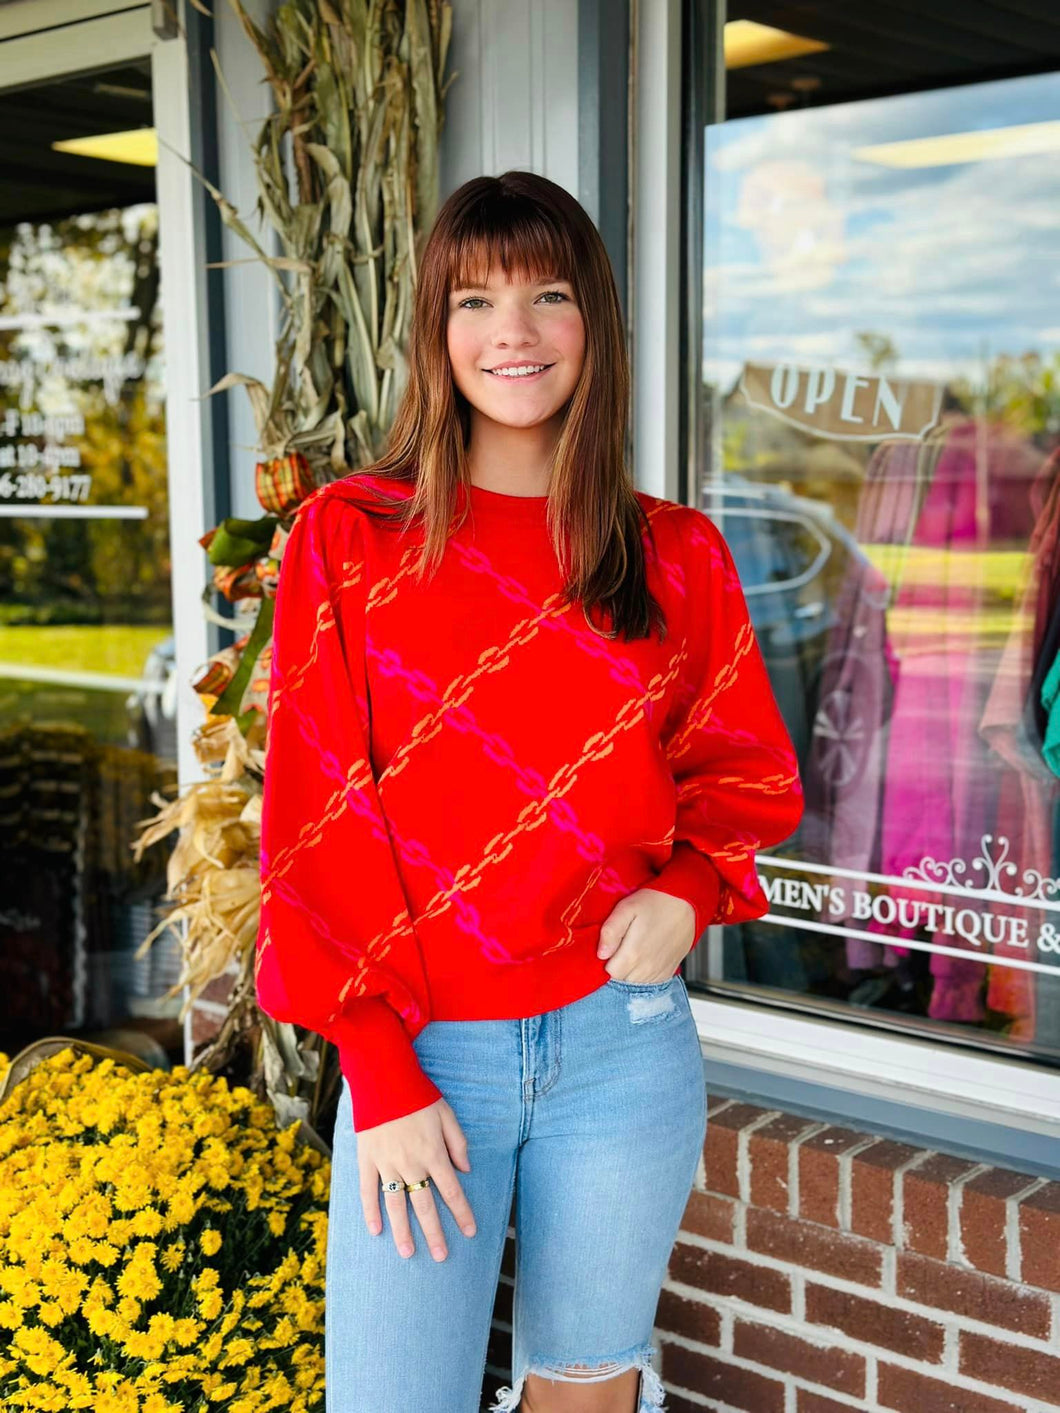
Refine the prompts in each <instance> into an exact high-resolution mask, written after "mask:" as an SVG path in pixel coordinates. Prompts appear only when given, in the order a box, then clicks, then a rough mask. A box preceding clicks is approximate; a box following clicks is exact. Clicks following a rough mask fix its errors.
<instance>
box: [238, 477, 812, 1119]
mask: <svg viewBox="0 0 1060 1413" xmlns="http://www.w3.org/2000/svg"><path fill="white" fill-rule="evenodd" d="M366 481H367V478H366V476H365V475H364V473H360V474H356V475H353V476H347V477H345V478H343V479H342V480H339V481H336V482H333V483H331V484H330V485H328V486H325V487H322V488H321V489H320V490H318V491H316V492H314V493H313V494H312V495H311V496H310V497H309V498H308V499H307V500H306V501H304V502H303V503H302V505H301V506H300V507H299V509H298V512H297V515H296V518H295V522H294V525H293V527H292V529H291V533H290V535H289V537H288V539H287V542H286V545H285V547H284V550H283V558H282V569H281V573H280V582H279V588H278V592H277V598H276V604H275V610H276V612H275V620H274V625H273V646H272V663H271V669H270V672H271V677H270V681H271V695H270V703H271V705H270V717H269V727H268V760H267V766H266V772H265V785H264V796H263V799H262V817H261V882H262V892H261V923H260V928H259V933H258V957H257V994H258V999H259V1002H260V1005H261V1007H262V1009H263V1010H264V1011H265V1012H266V1013H267V1014H269V1015H271V1016H273V1017H275V1018H276V1019H277V1020H281V1021H291V1022H295V1023H297V1024H299V1025H303V1026H306V1027H308V1028H309V1029H311V1030H314V1031H317V1032H318V1033H320V1034H322V1035H323V1036H325V1037H326V1038H328V1039H330V1040H332V1041H334V1042H335V1044H336V1046H337V1047H338V1051H339V1058H340V1065H341V1068H342V1072H343V1074H344V1075H345V1076H346V1078H347V1079H348V1081H349V1084H350V1089H351V1093H352V1096H353V1113H354V1125H355V1128H356V1129H357V1130H358V1131H360V1130H362V1129H365V1128H371V1127H372V1126H373V1125H375V1124H378V1123H383V1122H385V1121H386V1120H388V1119H395V1118H398V1117H400V1116H402V1115H404V1114H408V1113H412V1112H413V1111H414V1110H416V1109H420V1108H423V1107H424V1106H425V1105H428V1104H432V1103H434V1102H435V1101H436V1100H437V1099H438V1098H439V1097H440V1091H439V1090H438V1089H437V1088H436V1086H435V1085H434V1083H433V1082H432V1081H431V1080H430V1079H429V1078H428V1077H427V1076H426V1075H425V1074H424V1072H423V1070H422V1069H421V1067H420V1064H419V1061H418V1058H417V1056H416V1052H415V1049H414V1048H413V1045H412V1041H413V1039H414V1038H415V1037H416V1035H418V1034H419V1032H420V1031H421V1030H422V1029H423V1027H424V1026H425V1025H426V1024H427V1022H428V1021H430V1020H462V1019H494V1018H502V1017H509V1018H512V1017H521V1016H531V1015H537V1014H539V1013H540V1012H542V1011H545V1010H550V1009H552V1008H554V1007H557V1006H564V1005H567V1004H568V1003H569V1002H571V1001H576V1000H577V999H578V998H579V997H582V996H585V995H588V993H589V992H591V991H594V990H595V989H596V988H597V987H598V986H602V985H603V984H604V983H605V982H606V981H607V980H608V979H609V974H608V972H607V970H606V967H605V962H604V960H602V959H601V958H599V957H598V956H597V955H596V944H597V940H598V935H599V929H600V924H601V923H602V922H603V921H604V920H605V919H606V918H607V916H608V914H609V913H610V912H611V910H612V909H613V908H614V907H615V905H616V904H617V903H618V902H619V900H620V899H621V898H623V897H624V896H625V895H626V894H628V893H631V892H633V891H634V890H636V889H638V888H642V887H648V886H650V887H651V888H653V889H657V890H659V891H661V892H664V893H670V894H673V895H676V896H677V897H681V898H685V899H687V900H688V901H689V902H690V903H691V904H692V906H693V908H694V909H695V928H696V937H697V939H698V938H699V936H700V935H701V933H702V932H703V930H704V928H706V926H707V925H708V924H709V923H712V922H727V923H734V922H739V921H741V920H743V919H747V918H755V917H760V916H761V915H762V914H763V913H765V912H766V911H767V909H768V903H767V901H766V897H765V894H764V892H763V891H762V887H761V884H760V882H759V879H758V876H757V873H756V871H755V859H754V855H755V850H756V849H758V848H760V847H763V846H768V845H772V844H776V843H777V842H779V841H780V840H782V839H785V838H786V837H787V836H788V835H789V834H790V833H791V832H792V831H793V829H794V828H795V826H796V824H797V823H798V821H799V819H800V817H801V814H802V787H801V782H800V779H799V774H798V766H797V763H796V759H795V753H794V750H793V748H792V744H791V740H790V738H789V736H788V733H787V730H786V728H785V726H784V723H783V720H782V718H781V716H780V712H779V710H778V707H777V704H776V700H775V698H774V696H773V692H772V689H771V687H770V684H769V679H768V677H767V675H766V669H765V665H764V663H763V661H762V657H761V653H760V651H759V647H758V644H757V641H756V639H755V636H754V632H753V630H752V628H751V624H750V621H749V619H748V614H747V606H746V603H745V600H744V596H743V593H742V591H741V588H740V584H739V580H738V578H737V574H736V569H735V567H734V564H733V561H732V557H731V554H730V552H729V548H728V546H727V544H726V542H725V540H724V539H723V538H722V535H721V533H720V531H719V530H718V529H717V527H716V526H715V525H714V523H713V521H712V520H710V519H709V518H708V517H707V516H706V515H705V514H704V513H703V512H701V511H699V510H696V509H693V508H691V507H688V506H682V505H677V504H675V503H673V502H672V501H667V500H662V499H659V498H658V497H656V496H651V495H648V494H646V493H644V492H640V491H638V492H637V497H638V499H639V501H640V503H641V505H642V506H643V507H644V509H645V511H646V512H647V515H648V518H649V523H650V531H651V533H650V534H649V533H648V532H645V533H644V535H643V542H644V545H645V552H646V556H647V576H648V584H649V586H650V588H651V589H652V591H653V593H654V594H655V596H656V598H657V599H658V601H659V602H660V604H661V605H662V607H663V609H664V611H665V613H666V619H667V624H668V627H669V633H668V637H667V639H666V641H665V642H663V643H660V642H659V641H658V635H657V633H653V635H652V637H651V638H650V639H641V640H635V641H631V642H625V641H623V640H622V639H621V638H613V639H608V638H604V637H602V636H601V635H600V634H599V633H597V632H594V631H593V630H592V629H591V628H590V627H589V625H588V623H587V622H586V619H585V614H584V613H583V611H582V608H581V605H580V603H578V602H575V603H574V604H573V605H566V604H564V603H563V600H562V594H561V590H562V584H563V581H562V577H561V574H560V569H559V563H558V560H557V558H556V555H555V552H554V550H553V548H552V545H551V542H550V540H549V536H548V531H547V526H546V520H545V512H546V505H547V498H546V497H545V496H529V497H518V496H510V495H504V494H502V493H500V492H498V491H487V490H483V489H481V488H480V487H477V486H475V487H472V488H471V492H470V498H471V513H470V514H469V516H468V518H467V520H466V521H465V522H464V523H463V525H462V526H461V527H460V529H459V530H457V531H456V532H455V533H454V534H453V535H452V537H451V539H450V540H449V542H448V544H447V546H446V549H445V555H444V558H443V560H442V563H441V566H440V568H439V569H438V571H437V573H436V575H435V577H434V579H433V580H430V579H424V581H423V582H422V583H417V582H416V579H415V576H414V573H413V566H414V563H415V559H416V556H417V553H418V548H419V546H420V544H421V543H422V532H421V531H420V530H419V529H418V528H417V529H415V530H411V531H409V532H407V533H406V534H405V535H404V536H402V534H401V533H400V532H399V530H398V529H396V528H386V527H385V526H382V525H380V524H379V523H378V522H377V521H374V520H373V519H372V518H371V517H370V516H369V515H368V514H366V513H365V511H364V510H363V509H362V508H360V506H363V504H364V503H365V502H366V501H368V502H371V501H372V497H371V494H370V492H368V491H367V490H365V489H363V488H364V487H365V485H366ZM376 483H377V484H379V485H381V486H384V487H386V488H388V489H389V490H390V493H391V494H394V493H395V492H396V491H398V490H399V489H400V483H395V482H393V481H387V480H385V479H384V478H382V477H378V478H376ZM460 494H461V496H462V495H463V492H460ZM462 504H463V501H462V500H461V501H460V502H458V508H459V506H462ZM653 538H654V542H655V550H654V551H653V549H652V539H653ZM593 619H594V622H595V623H596V625H597V627H600V626H606V621H607V620H606V619H605V618H604V617H602V616H601V614H600V613H599V611H596V612H594V615H593Z"/></svg>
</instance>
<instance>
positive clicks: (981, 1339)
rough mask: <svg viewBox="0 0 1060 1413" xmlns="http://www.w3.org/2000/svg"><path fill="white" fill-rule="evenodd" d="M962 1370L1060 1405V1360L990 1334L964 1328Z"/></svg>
mask: <svg viewBox="0 0 1060 1413" xmlns="http://www.w3.org/2000/svg"><path fill="white" fill-rule="evenodd" d="M960 1371H961V1373H962V1374H965V1375H967V1377H968V1378H970V1379H981V1380H982V1382H983V1383H985V1384H993V1385H994V1386H995V1387H997V1388H1003V1389H1009V1390H1011V1391H1012V1392H1013V1393H1020V1394H1026V1395H1028V1396H1029V1397H1031V1398H1037V1399H1041V1400H1042V1401H1043V1402H1045V1403H1046V1404H1048V1405H1050V1406H1051V1407H1060V1359H1058V1358H1057V1357H1056V1355H1054V1354H1040V1353H1039V1352H1038V1351H1037V1350H1036V1349H1025V1348H1023V1347H1022V1346H1020V1345H1018V1344H1006V1343H1004V1342H1003V1341H1001V1340H998V1339H991V1338H990V1337H989V1335H979V1334H971V1333H970V1332H969V1331H968V1330H962V1331H961V1356H960Z"/></svg>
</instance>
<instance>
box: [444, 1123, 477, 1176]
mask: <svg viewBox="0 0 1060 1413" xmlns="http://www.w3.org/2000/svg"><path fill="white" fill-rule="evenodd" d="M439 1113H440V1117H441V1120H442V1138H443V1139H444V1140H445V1146H446V1148H447V1149H448V1150H449V1156H450V1158H451V1159H452V1160H453V1162H454V1163H456V1164H457V1165H458V1166H459V1167H461V1168H466V1169H467V1170H469V1171H470V1168H471V1162H470V1160H469V1158H468V1156H467V1138H466V1136H465V1134H464V1130H463V1129H462V1128H461V1127H460V1122H459V1120H458V1119H457V1117H456V1115H455V1114H454V1113H453V1111H452V1109H449V1111H448V1113H447V1112H446V1110H445V1109H441V1110H440V1111H439Z"/></svg>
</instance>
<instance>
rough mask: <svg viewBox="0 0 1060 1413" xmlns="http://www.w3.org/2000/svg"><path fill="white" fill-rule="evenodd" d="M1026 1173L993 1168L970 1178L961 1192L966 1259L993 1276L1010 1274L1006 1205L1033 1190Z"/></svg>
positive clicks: (962, 1245) (963, 1246) (963, 1244)
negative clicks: (1025, 1189) (1006, 1257)
mask: <svg viewBox="0 0 1060 1413" xmlns="http://www.w3.org/2000/svg"><path fill="white" fill-rule="evenodd" d="M1033 1181H1034V1179H1033V1178H1032V1177H1028V1176H1027V1174H1026V1173H1013V1172H1009V1171H1008V1169H1006V1168H991V1169H989V1171H988V1172H985V1173H980V1174H979V1176H978V1177H974V1178H971V1179H970V1181H968V1182H966V1183H965V1184H964V1187H963V1188H962V1189H961V1248H962V1250H963V1252H964V1257H965V1260H967V1261H968V1262H970V1263H971V1265H973V1266H974V1267H975V1268H976V1269H977V1270H979V1271H987V1272H989V1274H990V1275H994V1276H1004V1275H1007V1274H1008V1268H1007V1265H1006V1260H1005V1252H1006V1245H1007V1243H1006V1235H1005V1233H1006V1227H1007V1222H1008V1213H1007V1203H1008V1199H1009V1198H1010V1197H1014V1196H1015V1195H1016V1193H1017V1192H1022V1191H1023V1190H1024V1188H1027V1187H1030V1185H1031V1183H1033Z"/></svg>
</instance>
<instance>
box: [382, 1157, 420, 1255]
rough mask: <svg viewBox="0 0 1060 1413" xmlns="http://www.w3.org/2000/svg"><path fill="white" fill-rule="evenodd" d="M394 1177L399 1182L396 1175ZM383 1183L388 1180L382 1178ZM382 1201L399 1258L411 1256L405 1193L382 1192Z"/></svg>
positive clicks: (410, 1232) (410, 1233)
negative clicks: (384, 1204)
mask: <svg viewBox="0 0 1060 1413" xmlns="http://www.w3.org/2000/svg"><path fill="white" fill-rule="evenodd" d="M394 1177H395V1178H397V1180H398V1181H399V1182H400V1181H401V1179H400V1178H398V1175H397V1173H395V1174H394ZM384 1180H385V1181H389V1179H387V1178H385V1177H384ZM383 1201H384V1202H385V1203H386V1212H387V1216H388V1217H389V1218H390V1230H391V1231H392V1232H393V1234H394V1245H395V1246H396V1247H397V1249H398V1254H399V1255H401V1256H411V1255H412V1253H413V1251H415V1249H416V1248H415V1246H414V1245H413V1243H412V1228H411V1227H410V1226H409V1214H408V1207H407V1204H406V1201H405V1193H404V1191H401V1192H384V1193H383Z"/></svg>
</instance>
